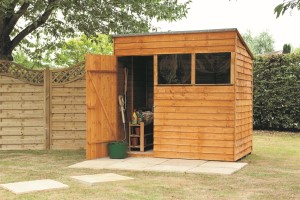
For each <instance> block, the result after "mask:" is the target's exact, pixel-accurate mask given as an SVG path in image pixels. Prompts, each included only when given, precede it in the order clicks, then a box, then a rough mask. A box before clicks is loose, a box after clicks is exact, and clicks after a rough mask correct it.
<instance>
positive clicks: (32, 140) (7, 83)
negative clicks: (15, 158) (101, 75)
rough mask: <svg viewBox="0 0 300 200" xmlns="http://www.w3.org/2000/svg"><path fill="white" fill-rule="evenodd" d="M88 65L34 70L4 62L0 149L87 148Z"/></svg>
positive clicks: (0, 91) (0, 69) (0, 79)
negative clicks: (86, 85)
mask: <svg viewBox="0 0 300 200" xmlns="http://www.w3.org/2000/svg"><path fill="white" fill-rule="evenodd" d="M85 101H86V99H85V64H84V62H83V63H79V64H78V65H75V66H72V67H69V68H67V69H59V70H49V69H45V70H30V69H26V68H24V67H22V66H20V65H18V64H16V63H13V62H8V61H0V150H1V149H3V150H5V149H82V148H85V141H86V140H85V138H86V133H85V130H86V123H85V119H86V114H85V113H86V111H85V109H86V106H85Z"/></svg>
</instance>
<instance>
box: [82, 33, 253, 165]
mask: <svg viewBox="0 0 300 200" xmlns="http://www.w3.org/2000/svg"><path fill="white" fill-rule="evenodd" d="M113 42H114V55H111V56H102V55H87V56H86V83H87V85H86V87H87V97H86V98H87V102H86V104H87V137H86V138H87V146H86V152H87V159H94V158H99V157H105V156H107V154H108V152H107V143H108V142H110V141H115V140H121V139H122V138H123V133H124V131H123V128H122V127H123V126H122V120H121V113H120V110H119V104H118V96H119V95H122V96H123V97H125V96H126V98H125V101H126V118H127V121H126V136H127V138H126V139H127V141H128V142H129V145H130V147H129V154H130V155H132V156H150V157H151V156H152V157H163V158H184V159H205V160H223V161H236V160H238V159H240V158H242V157H244V156H245V155H247V154H249V153H251V151H252V131H253V129H252V121H253V120H252V116H253V115H252V101H253V97H252V96H253V79H252V77H253V76H252V74H253V67H252V59H253V56H252V54H251V52H250V50H249V48H248V47H247V45H246V44H245V42H244V40H243V38H242V37H241V35H240V33H239V32H238V30H237V29H218V30H203V31H188V32H166V33H149V34H132V35H116V36H113ZM125 74H128V76H125ZM125 77H127V78H125ZM126 79H127V80H126ZM125 85H127V92H125V90H126V89H125V88H126V87H124V86H125ZM125 94H126V95H125ZM134 110H141V111H142V112H143V113H148V115H147V117H150V118H151V117H153V121H152V123H151V122H149V124H147V125H146V124H143V123H141V124H139V125H132V124H131V123H130V122H131V115H132V112H133V111H134ZM151 113H152V115H151ZM150 121H151V120H150ZM136 127H138V128H139V130H138V131H139V132H138V133H135V129H136ZM134 138H138V142H137V143H136V141H135V142H134V140H133V139H134ZM133 143H134V144H133Z"/></svg>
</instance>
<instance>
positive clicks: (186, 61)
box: [158, 54, 192, 84]
mask: <svg viewBox="0 0 300 200" xmlns="http://www.w3.org/2000/svg"><path fill="white" fill-rule="evenodd" d="M191 59H192V56H191V54H167V55H158V84H191V63H192V61H191Z"/></svg>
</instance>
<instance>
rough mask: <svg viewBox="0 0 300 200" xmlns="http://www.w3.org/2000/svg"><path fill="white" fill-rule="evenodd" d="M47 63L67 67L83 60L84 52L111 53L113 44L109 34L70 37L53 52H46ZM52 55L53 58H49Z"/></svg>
mask: <svg viewBox="0 0 300 200" xmlns="http://www.w3.org/2000/svg"><path fill="white" fill-rule="evenodd" d="M47 53H48V55H46V56H45V57H46V58H48V63H53V64H54V65H55V66H62V67H68V66H70V65H74V64H76V63H78V62H81V61H84V59H85V54H86V53H93V54H106V55H107V54H112V53H113V45H112V41H111V39H110V37H109V36H107V35H103V34H99V35H98V36H97V37H93V38H88V37H87V36H86V35H82V36H81V37H79V38H74V39H70V40H68V41H66V42H64V43H63V44H62V45H61V48H57V50H56V51H55V53H54V55H51V54H53V52H47ZM51 57H53V58H51Z"/></svg>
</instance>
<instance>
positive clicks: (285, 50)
mask: <svg viewBox="0 0 300 200" xmlns="http://www.w3.org/2000/svg"><path fill="white" fill-rule="evenodd" d="M291 50H292V46H291V45H290V44H284V45H283V48H282V53H283V54H288V53H291Z"/></svg>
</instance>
